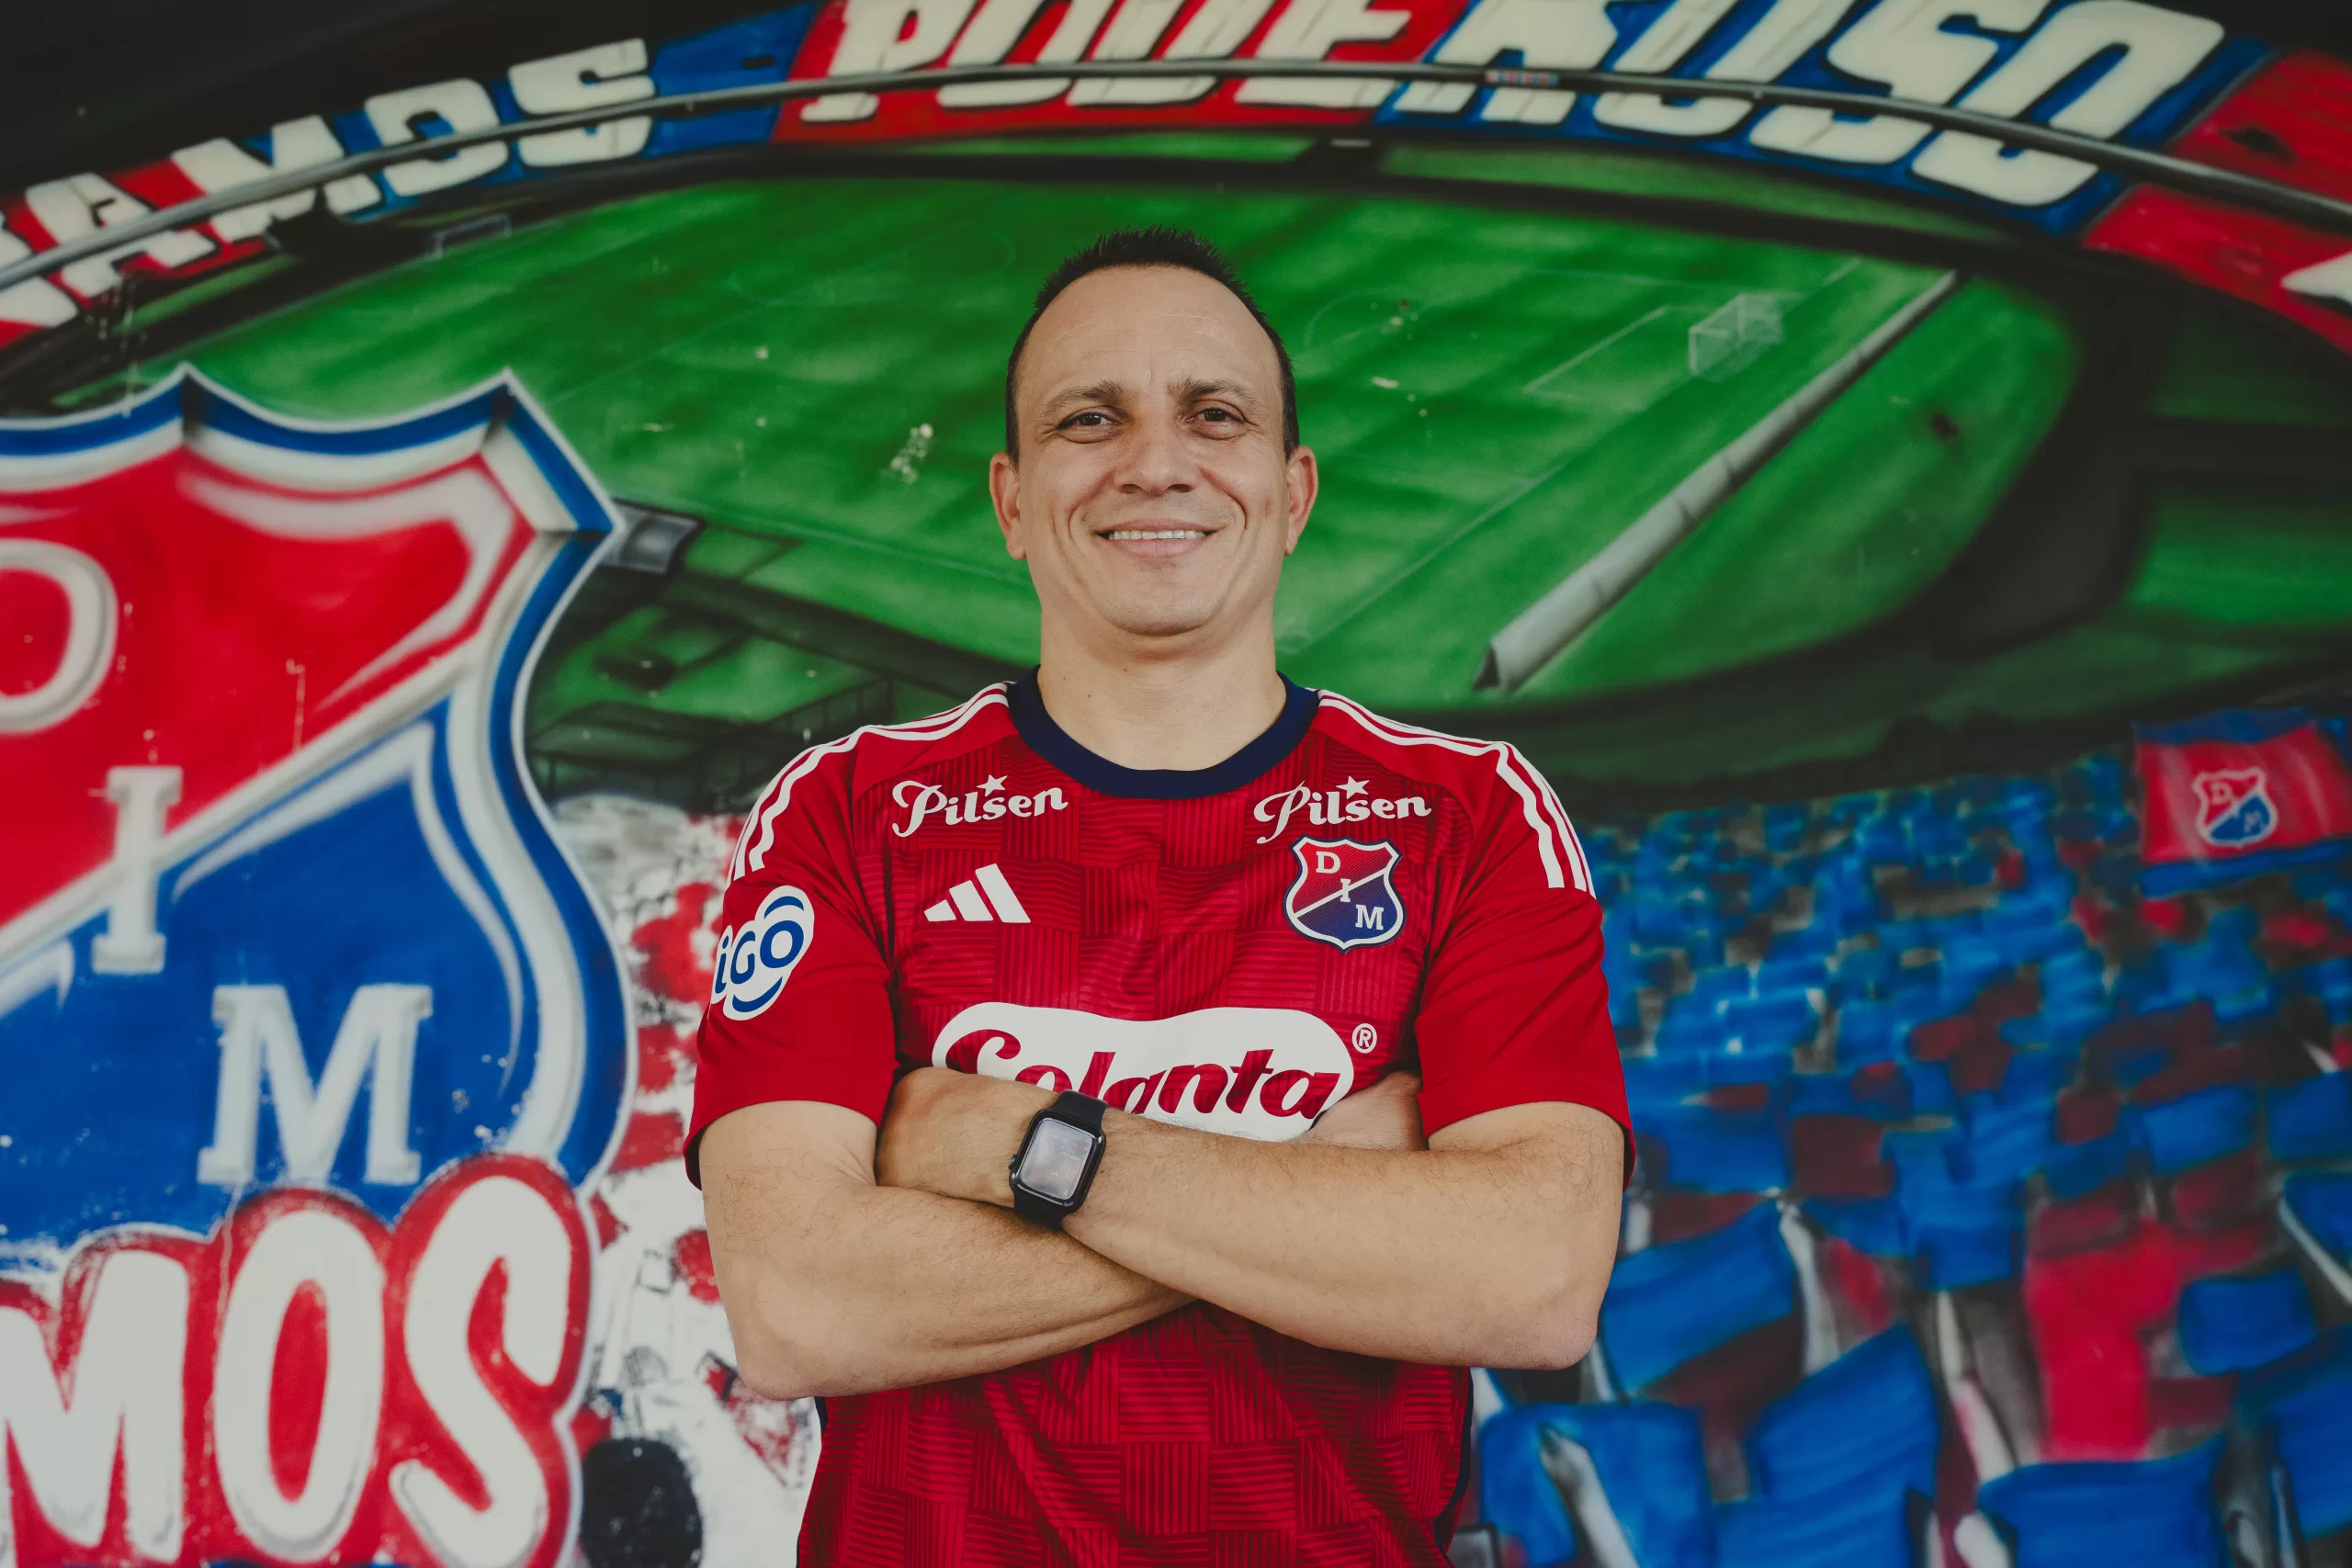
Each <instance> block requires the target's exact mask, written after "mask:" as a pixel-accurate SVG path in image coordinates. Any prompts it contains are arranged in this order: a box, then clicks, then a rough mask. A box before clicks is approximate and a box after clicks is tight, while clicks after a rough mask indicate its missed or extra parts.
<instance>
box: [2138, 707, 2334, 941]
mask: <svg viewBox="0 0 2352 1568" xmlns="http://www.w3.org/2000/svg"><path fill="white" fill-rule="evenodd" d="M2134 739H2135V742H2136V747H2135V750H2136V756H2135V765H2136V767H2137V769H2138V772H2139V775H2140V811H2141V853H2142V857H2143V860H2144V861H2145V862H2146V864H2147V873H2146V875H2145V877H2144V879H2143V886H2144V887H2145V889H2146V891H2147V893H2148V895H2149V896H2150V897H2169V896H2170V895H2172V894H2175V893H2180V892H2185V891H2187V890H2188V889H2190V888H2199V887H2216V886H2222V885H2223V884H2225V883H2231V882H2236V881H2240V880H2242V879H2244V878H2245V877H2249V876H2259V875H2262V874H2265V873H2267V872H2273V871H2278V870H2280V869H2282V868H2284V867H2287V866H2295V865H2308V864H2310V863H2313V862H2316V861H2327V860H2334V859H2335V858H2336V857H2338V856H2340V855H2342V854H2345V853H2346V852H2347V851H2352V766H2347V765H2346V761H2345V754H2344V752H2343V750H2341V749H2340V748H2339V747H2338V746H2337V745H2336V744H2335V741H2334V740H2333V739H2331V738H2330V737H2329V735H2328V734H2327V732H2326V731H2325V730H2324V728H2322V727H2321V726H2320V724H2319V723H2318V722H2317V721H2315V720H2314V719H2313V718H2312V716H2311V715H2310V714H2308V713H2306V712H2304V711H2303V710H2302V709H2301V708H2241V709H2238V710H2235V711H2233V712H2229V713H2220V714H2211V715H2208V716H2205V717H2202V718H2195V719H2190V720H2188V721H2187V722H2185V723H2181V724H2152V725H2140V726H2136V727H2135V728H2134Z"/></svg>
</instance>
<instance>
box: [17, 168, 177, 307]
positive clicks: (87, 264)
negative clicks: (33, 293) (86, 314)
mask: <svg viewBox="0 0 2352 1568" xmlns="http://www.w3.org/2000/svg"><path fill="white" fill-rule="evenodd" d="M25 206H26V207H27V208H28V209H30V211H31V212H32V215H33V218H34V220H35V221H37V222H39V223H40V226H41V227H42V228H43V229H46V230H48V231H49V238H50V243H52V244H59V245H62V244H68V243H72V242H73V241H75V240H79V239H83V238H85V236H87V235H90V234H95V233H96V232H97V231H99V230H101V229H111V228H113V227H114V226H115V225H117V224H119V223H128V222H130V220H132V219H134V218H144V217H146V216H147V213H148V210H149V209H148V206H147V204H146V203H145V202H143V201H141V200H140V199H139V198H138V197H135V196H132V195H131V194H130V192H129V191H126V190H122V189H120V188H119V187H117V186H115V185H113V184H112V183H111V182H109V181H107V180H106V179H103V178H101V177H100V176H98V175H69V176H67V177H66V178H64V179H62V180H44V181H43V182H42V183H40V185H37V186H32V187H31V188H29V189H28V190H27V191H26V192H25ZM217 248H218V247H217V246H215V245H214V244H213V243H212V242H211V241H209V240H208V239H206V238H205V237H204V236H203V235H201V234H199V233H198V232H197V231H195V230H193V229H167V230H165V231H164V232H162V233H160V234H151V235H149V236H148V237H147V238H146V239H143V240H133V241H131V242H130V243H129V244H127V245H117V246H116V247H114V248H113V249H112V250H107V251H100V252H99V253H98V254H96V255H94V256H84V257H83V258H82V259H81V260H80V261H77V262H74V263H72V264H71V265H67V266H66V267H64V268H63V269H62V270H61V271H60V272H59V273H58V275H57V276H58V277H59V279H60V280H61V281H62V282H63V283H64V285H65V287H66V288H70V289H72V290H73V291H74V293H76V294H79V295H81V296H82V297H83V298H84V299H90V298H92V297H93V296H96V295H99V294H104V293H105V292H106V291H107V289H109V288H113V287H114V286H115V285H116V284H118V283H119V282H121V281H122V275H121V274H120V273H119V272H117V271H116V270H115V265H114V264H115V263H116V262H118V261H120V260H122V259H123V258H124V257H125V256H145V257H146V258H147V259H148V260H149V261H151V262H153V263H154V264H155V265H157V266H159V267H161V268H163V269H164V271H166V272H168V271H170V270H171V269H172V268H174V267H178V266H186V265H187V264H188V263H190V262H192V261H200V260H202V259H203V258H204V257H206V256H209V255H210V254H212V253H213V251H214V250H216V249H217Z"/></svg>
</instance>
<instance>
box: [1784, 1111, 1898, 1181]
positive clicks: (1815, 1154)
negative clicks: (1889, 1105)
mask: <svg viewBox="0 0 2352 1568" xmlns="http://www.w3.org/2000/svg"><path fill="white" fill-rule="evenodd" d="M1885 1137H1886V1129H1885V1127H1884V1126H1883V1125H1882V1124H1881V1123H1879V1122H1873V1121H1871V1119H1870V1118H1869V1117H1867V1116H1797V1117H1792V1118H1791V1119H1790V1122H1789V1155H1790V1170H1791V1175H1792V1177H1793V1179H1794V1180H1795V1183H1796V1186H1797V1188H1798V1190H1800V1191H1803V1192H1805V1193H1807V1194H1809V1195H1811V1196H1814V1197H1820V1198H1883V1197H1885V1196H1886V1195H1887V1194H1888V1193H1890V1192H1893V1191H1894V1167H1893V1166H1891V1165H1888V1164H1886V1163H1885V1161H1884V1160H1883V1158H1882V1157H1881V1154H1880V1148H1881V1145H1882V1144H1883V1141H1884V1139H1885Z"/></svg>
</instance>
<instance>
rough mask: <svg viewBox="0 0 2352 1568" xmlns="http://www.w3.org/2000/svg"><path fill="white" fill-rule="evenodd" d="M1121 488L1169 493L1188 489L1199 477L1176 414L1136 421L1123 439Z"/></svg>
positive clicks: (1120, 466)
mask: <svg viewBox="0 0 2352 1568" xmlns="http://www.w3.org/2000/svg"><path fill="white" fill-rule="evenodd" d="M1121 445H1122V446H1123V447H1124V450H1123V451H1122V452H1121V454H1120V463H1119V471H1118V482H1119V488H1120V489H1121V490H1123V491H1129V492H1131V493H1134V494H1137V495H1166V494H1169V493H1170V492H1173V491H1189V490H1191V489H1192V488H1193V484H1194V483H1195V482H1196V481H1197V480H1198V479H1199V477H1200V470H1199V467H1198V465H1196V464H1195V463H1194V462H1193V456H1192V452H1191V450H1190V447H1189V445H1188V443H1186V441H1185V440H1184V433H1183V429H1182V425H1181V423H1179V422H1178V420H1176V419H1175V418H1173V417H1162V418H1146V419H1140V420H1137V421H1136V423H1135V424H1134V426H1133V427H1132V431H1131V434H1130V435H1129V436H1128V438H1127V440H1126V441H1125V442H1123V443H1121Z"/></svg>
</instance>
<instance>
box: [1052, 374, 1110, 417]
mask: <svg viewBox="0 0 2352 1568" xmlns="http://www.w3.org/2000/svg"><path fill="white" fill-rule="evenodd" d="M1126 400H1127V389H1126V388H1125V387H1123V386H1121V385H1120V384H1119V383H1118V382H1116V381H1096V382H1094V383H1092V384H1091V385H1090V386H1084V387H1070V388H1068V389H1064V390H1062V391H1059V392H1056V393H1055V394H1054V395H1053V396H1052V397H1050V398H1047V399H1046V412H1047V413H1049V414H1050V413H1053V412H1057V411H1058V410H1061V409H1066V408H1072V407H1075V406H1077V405H1079V404H1081V403H1111V404H1114V405H1115V404H1122V403H1125V401H1126Z"/></svg>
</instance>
